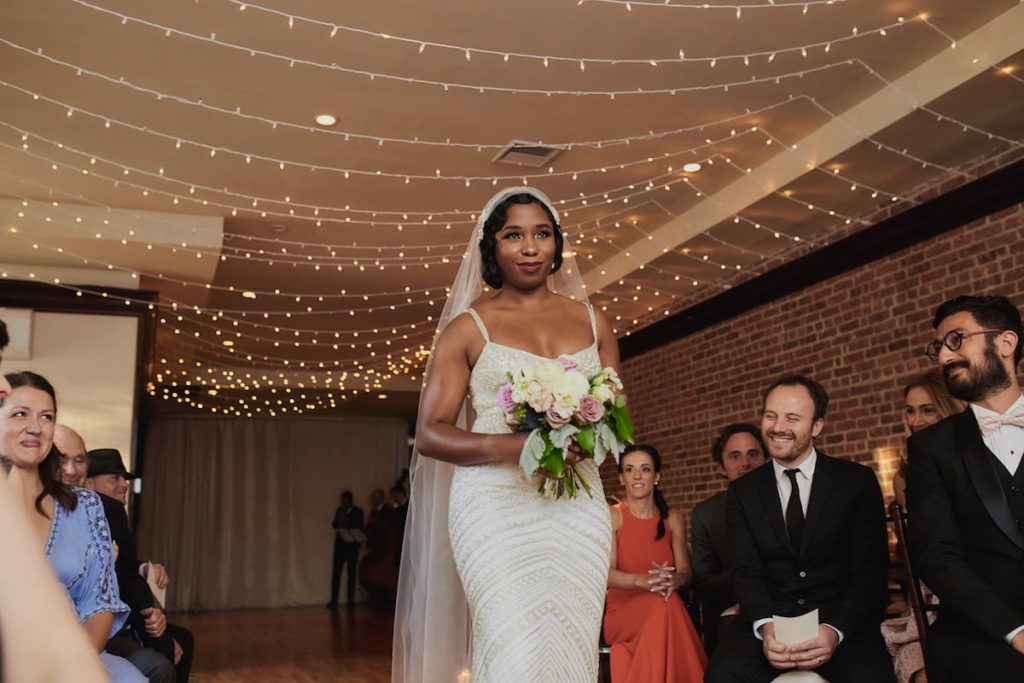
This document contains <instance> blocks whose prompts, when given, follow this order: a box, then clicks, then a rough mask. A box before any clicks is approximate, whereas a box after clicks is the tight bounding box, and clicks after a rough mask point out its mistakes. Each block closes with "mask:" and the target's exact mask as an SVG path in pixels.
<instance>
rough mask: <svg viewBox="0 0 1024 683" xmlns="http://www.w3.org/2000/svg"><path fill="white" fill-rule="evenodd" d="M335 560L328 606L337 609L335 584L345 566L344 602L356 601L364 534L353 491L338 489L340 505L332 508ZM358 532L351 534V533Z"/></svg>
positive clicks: (336, 585) (349, 604)
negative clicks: (357, 573)
mask: <svg viewBox="0 0 1024 683" xmlns="http://www.w3.org/2000/svg"><path fill="white" fill-rule="evenodd" d="M332 526H333V527H334V561H333V562H332V565H331V601H330V602H328V603H327V607H328V609H338V587H339V584H340V583H341V570H342V568H347V571H348V576H347V577H346V580H347V585H346V589H347V593H346V596H347V602H348V606H349V607H353V606H354V605H355V603H356V565H357V563H358V561H359V540H358V539H359V537H361V536H362V533H363V509H362V508H360V507H358V506H356V505H354V504H353V503H352V492H351V491H342V492H341V505H340V506H339V507H338V509H337V510H335V511H334V523H333V524H332ZM355 531H358V532H359V534H358V536H357V535H354V533H353V532H355Z"/></svg>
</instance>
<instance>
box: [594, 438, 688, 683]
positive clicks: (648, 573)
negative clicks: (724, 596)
mask: <svg viewBox="0 0 1024 683" xmlns="http://www.w3.org/2000/svg"><path fill="white" fill-rule="evenodd" d="M660 472H661V456H660V455H659V454H658V451H657V450H656V449H655V448H653V447H652V446H642V445H637V446H631V447H629V448H628V449H627V450H626V452H625V453H623V454H622V457H621V458H620V459H619V480H620V481H621V482H622V485H623V486H624V487H625V489H626V499H625V501H624V502H621V503H619V504H618V505H615V506H613V507H612V508H611V515H612V565H611V571H610V572H609V574H608V605H607V611H606V612H605V617H604V637H605V640H606V641H607V642H608V643H609V644H610V645H611V673H612V683H650V682H651V681H665V682H666V683H700V682H701V681H703V680H704V669H705V668H706V667H707V663H708V660H707V655H706V654H705V652H704V647H703V645H702V644H701V642H700V638H699V637H698V635H697V631H696V629H695V628H694V627H693V622H691V621H690V617H689V616H688V615H687V613H686V609H685V608H684V607H683V601H682V600H681V599H680V598H679V594H678V593H676V590H677V589H678V588H679V587H680V586H683V585H686V584H687V583H689V582H690V580H691V579H692V575H693V573H692V572H691V570H690V557H689V554H688V553H687V551H686V530H685V527H684V525H683V515H682V513H681V512H680V511H679V510H674V509H673V510H670V509H669V507H668V504H667V503H666V502H665V499H664V497H662V495H661V492H659V491H658V479H659V478H660V476H661V475H660Z"/></svg>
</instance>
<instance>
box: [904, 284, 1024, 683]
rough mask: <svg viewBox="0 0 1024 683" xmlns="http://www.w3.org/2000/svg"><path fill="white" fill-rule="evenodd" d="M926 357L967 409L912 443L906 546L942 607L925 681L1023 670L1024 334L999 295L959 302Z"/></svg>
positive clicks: (972, 679)
mask: <svg viewBox="0 0 1024 683" xmlns="http://www.w3.org/2000/svg"><path fill="white" fill-rule="evenodd" d="M932 326H933V327H935V338H934V340H933V341H932V342H930V343H929V344H928V346H927V351H926V353H927V355H928V357H929V358H931V359H932V360H933V361H935V362H937V363H938V366H939V368H941V369H942V374H943V377H944V379H945V382H946V387H947V388H948V389H949V393H950V394H952V395H953V396H955V397H956V398H959V399H961V400H963V401H967V402H968V403H969V406H968V409H967V410H964V411H963V412H962V413H959V414H957V415H953V416H952V417H950V418H949V419H946V420H943V421H942V422H939V423H938V424H936V425H934V426H932V427H929V428H928V429H924V430H922V431H920V432H917V433H915V434H913V435H911V437H910V439H909V440H908V441H907V452H908V460H909V461H910V472H909V474H908V476H907V505H908V506H909V508H910V516H911V517H910V523H909V525H908V531H909V537H910V538H909V545H910V552H911V555H912V557H913V558H914V564H915V567H916V569H917V571H918V573H919V575H920V577H921V579H922V580H923V581H924V582H925V583H927V584H928V586H929V587H930V588H931V589H932V590H933V591H935V594H936V595H937V596H938V597H939V600H941V601H942V605H941V607H940V608H939V615H938V618H937V619H936V621H935V625H934V626H933V627H932V628H931V629H930V630H929V633H928V651H927V653H926V654H927V661H928V674H929V675H928V678H929V680H930V681H931V683H955V682H969V683H987V682H989V681H993V682H994V681H1019V680H1021V677H1022V672H1024V531H1022V529H1021V526H1022V525H1021V520H1022V519H1024V493H1022V491H1024V466H1022V465H1021V452H1022V450H1024V396H1022V395H1021V388H1020V384H1019V383H1018V380H1017V366H1018V365H1019V364H1020V360H1021V354H1022V351H1024V347H1022V341H1024V330H1022V329H1021V318H1020V313H1019V311H1018V310H1017V308H1016V307H1015V306H1014V305H1013V304H1012V303H1011V302H1010V301H1009V300H1008V299H1007V298H1005V297H1002V296H983V297H976V296H960V297H957V298H955V299H951V300H949V301H946V302H945V303H943V304H942V305H941V306H939V308H938V310H936V312H935V317H934V319H933V320H932Z"/></svg>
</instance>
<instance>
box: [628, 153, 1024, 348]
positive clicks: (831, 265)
mask: <svg viewBox="0 0 1024 683" xmlns="http://www.w3.org/2000/svg"><path fill="white" fill-rule="evenodd" d="M1022 202H1024V160H1021V161H1017V162H1015V163H1012V164H1009V165H1007V166H1004V167H1003V168H1001V169H999V170H998V171H994V172H993V173H990V174H988V175H986V176H984V177H982V178H979V179H977V180H974V181H972V182H970V183H968V184H966V185H963V186H961V187H958V188H956V189H954V190H951V191H950V192H947V193H946V194H943V195H940V196H938V197H936V198H935V199H932V200H930V201H928V202H925V203H924V204H919V205H918V206H915V207H913V208H910V209H907V210H906V211H904V212H902V213H899V214H897V215H895V216H892V217H890V218H887V219H885V220H883V221H881V222H879V223H876V224H874V225H872V226H871V227H868V228H865V229H864V230H861V231H859V232H857V233H854V234H852V235H850V236H849V237H845V238H843V239H841V240H839V241H838V242H834V243H832V244H829V245H827V246H825V247H822V248H821V249H818V250H816V251H813V252H811V253H809V254H807V255H805V256H801V257H800V258H797V259H794V260H793V261H790V262H789V263H786V264H783V265H781V266H779V267H778V268H775V269H773V270H770V271H768V272H767V273H765V274H763V275H760V276H758V277H755V278H754V279H752V280H748V281H747V282H744V283H743V284H740V285H737V286H736V287H733V288H732V289H729V290H726V291H724V292H722V293H721V294H718V295H716V296H713V297H711V298H710V299H707V300H705V301H702V302H700V303H699V304H696V305H694V306H691V307H690V308H687V309H685V310H682V311H680V312H679V313H676V314H675V315H672V316H669V317H668V318H665V319H663V320H659V321H658V322H656V323H653V324H652V325H649V326H648V327H645V328H643V329H642V330H640V331H638V332H635V333H633V334H631V335H629V336H627V337H622V338H620V339H619V350H620V353H621V355H622V358H623V360H625V359H627V358H632V357H633V356H638V355H640V354H642V353H645V352H647V351H650V350H652V349H656V348H658V347H659V346H662V345H664V344H668V343H671V342H673V341H676V340H677V339H681V338H683V337H686V336H688V335H691V334H693V333H695V332H698V331H700V330H703V329H705V328H708V327H710V326H712V325H716V324H718V323H720V322H724V321H726V320H729V319H730V318H734V317H736V316H738V315H740V314H742V313H746V312H747V311H750V310H753V309H755V308H757V307H758V306H762V305H764V304H767V303H770V302H772V301H775V300H777V299H780V298H782V297H784V296H786V295H788V294H792V293H793V292H797V291H800V290H801V289H805V288H807V287H810V286H811V285H814V284H817V283H819V282H823V281H824V280H827V279H829V278H831V277H835V276H836V275H839V274H841V273H845V272H847V271H850V270H853V269H855V268H859V267H861V266H864V265H867V264H869V263H871V262H873V261H876V260H878V259H880V258H883V257H885V256H889V255H890V254H893V253H895V252H897V251H900V250H901V249H906V248H907V247H910V246H913V245H915V244H917V243H919V242H923V241H925V240H929V239H932V238H934V237H936V236H938V235H941V234H943V233H945V232H948V231H950V230H955V229H956V228H959V227H961V226H963V225H966V224H968V223H971V222H973V221H976V220H978V219H979V218H984V217H985V216H989V215H991V214H994V213H997V212H999V211H1002V210H1003V209H1006V208H1009V207H1011V206H1014V205H1016V204H1020V203H1022Z"/></svg>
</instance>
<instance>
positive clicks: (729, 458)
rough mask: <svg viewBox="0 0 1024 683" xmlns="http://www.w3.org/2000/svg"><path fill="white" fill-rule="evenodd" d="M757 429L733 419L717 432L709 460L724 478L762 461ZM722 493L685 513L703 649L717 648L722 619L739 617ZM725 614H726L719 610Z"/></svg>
mask: <svg viewBox="0 0 1024 683" xmlns="http://www.w3.org/2000/svg"><path fill="white" fill-rule="evenodd" d="M766 451H767V449H766V448H765V445H764V441H763V440H762V439H761V431H760V430H759V429H758V428H757V427H755V426H754V425H752V424H747V423H745V422H738V423H736V424H731V425H729V426H727V427H726V428H725V429H723V430H722V433H721V434H719V435H718V438H717V439H715V443H714V444H712V446H711V459H712V460H713V461H714V462H715V463H717V464H718V466H719V468H721V470H722V475H723V476H724V477H725V478H726V479H727V480H728V481H735V480H736V479H739V478H740V477H742V476H743V475H744V474H746V473H747V472H749V471H750V470H752V469H754V468H757V467H760V466H761V465H763V464H764V458H765V452H766ZM726 493H727V492H726V491H719V492H718V493H716V494H715V495H713V496H711V497H710V498H707V499H705V500H702V501H701V502H699V503H697V505H696V506H694V508H693V512H692V513H691V515H690V543H691V545H692V546H693V553H692V557H691V558H690V560H691V566H692V567H693V593H694V597H695V598H696V599H697V602H698V603H700V608H701V613H702V615H703V619H702V623H703V626H704V647H705V648H706V649H707V651H708V652H709V653H711V652H714V651H715V648H716V647H717V646H718V630H719V625H720V623H721V622H722V621H731V620H734V619H736V618H737V616H738V615H739V606H738V605H737V604H736V594H735V593H734V592H733V590H732V568H731V565H730V564H729V546H728V544H727V542H726V538H725V498H726ZM726 612H728V614H725V613H726Z"/></svg>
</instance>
